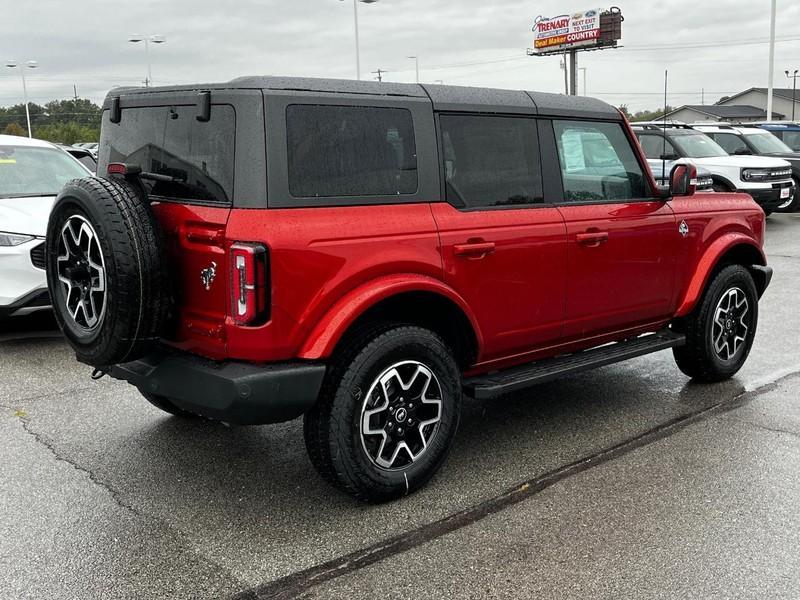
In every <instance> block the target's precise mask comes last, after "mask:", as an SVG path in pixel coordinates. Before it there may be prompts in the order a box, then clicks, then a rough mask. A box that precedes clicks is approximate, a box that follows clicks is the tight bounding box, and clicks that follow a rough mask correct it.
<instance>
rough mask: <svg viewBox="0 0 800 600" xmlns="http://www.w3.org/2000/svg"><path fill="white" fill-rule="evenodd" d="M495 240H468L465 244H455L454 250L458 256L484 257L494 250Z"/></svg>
mask: <svg viewBox="0 0 800 600" xmlns="http://www.w3.org/2000/svg"><path fill="white" fill-rule="evenodd" d="M494 248H495V246H494V242H485V241H483V240H481V241H474V242H473V241H467V242H466V243H465V244H456V245H455V246H453V252H454V254H455V255H456V256H466V257H467V258H483V257H484V256H486V255H488V254H491V253H492V252H494Z"/></svg>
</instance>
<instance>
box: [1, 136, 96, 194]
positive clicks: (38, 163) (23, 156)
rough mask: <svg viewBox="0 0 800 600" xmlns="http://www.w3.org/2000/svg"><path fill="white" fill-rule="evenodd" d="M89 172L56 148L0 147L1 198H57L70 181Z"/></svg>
mask: <svg viewBox="0 0 800 600" xmlns="http://www.w3.org/2000/svg"><path fill="white" fill-rule="evenodd" d="M87 175H88V173H87V172H86V170H85V169H84V168H83V167H81V165H80V164H79V163H78V162H76V161H75V159H73V158H72V157H71V156H70V155H69V154H67V153H66V152H62V151H61V150H57V149H56V148H41V147H38V148H37V147H35V146H0V198H24V197H26V196H55V195H56V194H58V192H60V191H61V188H62V187H64V184H65V183H67V182H68V181H69V180H70V179H77V178H79V177H86V176H87Z"/></svg>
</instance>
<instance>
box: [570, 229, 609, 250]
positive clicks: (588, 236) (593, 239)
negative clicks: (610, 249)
mask: <svg viewBox="0 0 800 600" xmlns="http://www.w3.org/2000/svg"><path fill="white" fill-rule="evenodd" d="M575 240H576V241H577V242H578V243H579V244H580V245H581V246H590V247H594V246H599V245H600V244H605V243H606V242H607V241H608V232H607V231H587V232H586V233H579V234H577V235H576V236H575Z"/></svg>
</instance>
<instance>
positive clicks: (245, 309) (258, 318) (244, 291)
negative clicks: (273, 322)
mask: <svg viewBox="0 0 800 600" xmlns="http://www.w3.org/2000/svg"><path fill="white" fill-rule="evenodd" d="M230 255H231V287H230V289H231V317H232V318H233V321H234V322H235V323H236V324H237V325H260V324H261V323H265V322H266V321H268V320H269V309H270V303H269V295H270V294H269V255H268V254H267V249H266V248H265V247H264V246H260V245H258V244H245V243H236V244H234V245H233V246H231V251H230Z"/></svg>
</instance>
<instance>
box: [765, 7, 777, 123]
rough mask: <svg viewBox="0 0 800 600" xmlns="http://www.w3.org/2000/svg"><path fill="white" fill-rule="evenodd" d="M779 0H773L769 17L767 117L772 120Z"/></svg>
mask: <svg viewBox="0 0 800 600" xmlns="http://www.w3.org/2000/svg"><path fill="white" fill-rule="evenodd" d="M776 12H777V0H772V10H771V11H770V18H769V73H768V74H767V119H769V120H770V121H771V120H772V73H773V70H774V69H775V13H776Z"/></svg>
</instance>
